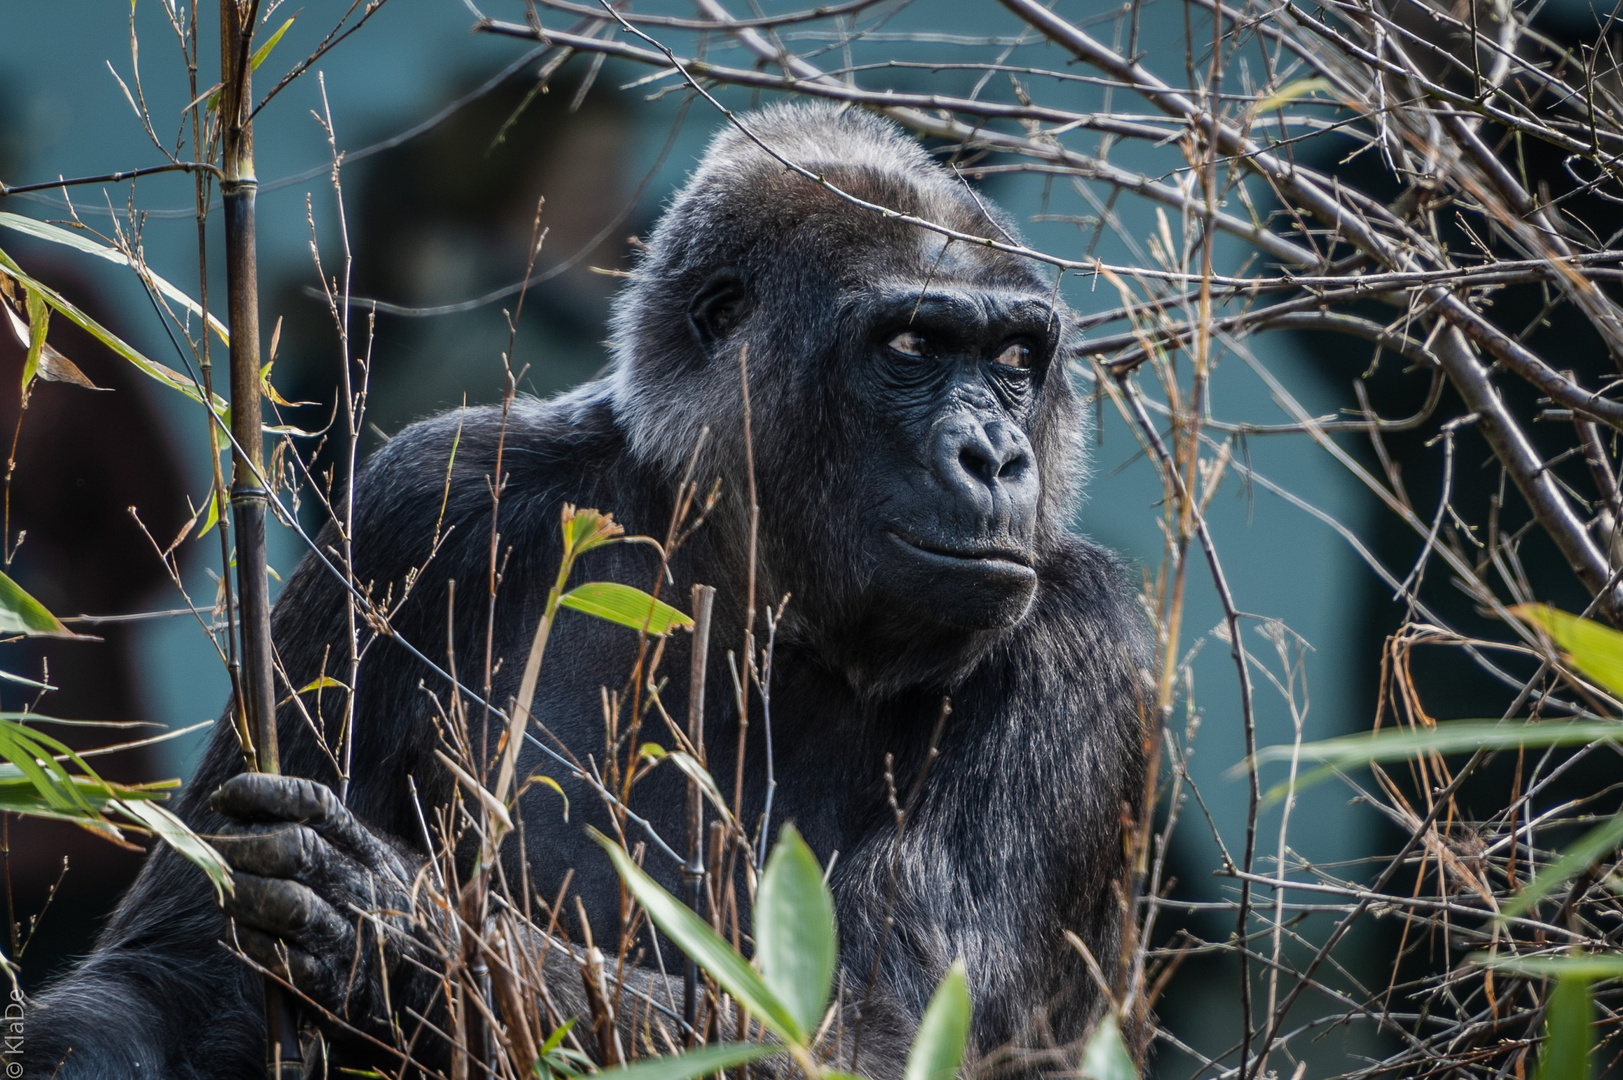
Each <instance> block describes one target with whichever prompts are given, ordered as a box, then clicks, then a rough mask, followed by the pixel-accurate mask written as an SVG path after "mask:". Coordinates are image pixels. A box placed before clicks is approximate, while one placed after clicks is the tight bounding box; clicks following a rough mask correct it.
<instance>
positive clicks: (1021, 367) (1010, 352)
mask: <svg viewBox="0 0 1623 1080" xmlns="http://www.w3.org/2000/svg"><path fill="white" fill-rule="evenodd" d="M993 363H995V364H997V365H999V366H1000V367H1006V368H1014V369H1015V370H1017V371H1028V370H1030V368H1031V350H1030V349H1029V348H1027V347H1026V346H1024V345H1010V346H1009V347H1008V348H1006V349H1004V350H1003V351H1002V352H1000V353H998V354H997V359H996V360H994V361H993Z"/></svg>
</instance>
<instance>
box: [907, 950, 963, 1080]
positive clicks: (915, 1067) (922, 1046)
mask: <svg viewBox="0 0 1623 1080" xmlns="http://www.w3.org/2000/svg"><path fill="white" fill-rule="evenodd" d="M968 1041H969V986H968V984H967V983H966V982H965V980H964V962H963V961H962V960H955V961H953V964H952V967H950V968H948V969H947V974H946V975H944V976H942V978H941V983H940V985H938V986H937V987H936V989H935V995H934V996H933V997H931V998H930V1004H929V1005H928V1006H927V1007H926V1008H925V1010H924V1019H922V1020H920V1021H919V1032H918V1034H917V1035H915V1036H914V1037H913V1048H912V1049H911V1050H909V1051H908V1052H907V1065H906V1066H905V1067H904V1069H903V1070H902V1080H954V1078H955V1077H956V1076H957V1075H958V1066H959V1065H961V1064H963V1060H964V1045H965V1043H967V1042H968Z"/></svg>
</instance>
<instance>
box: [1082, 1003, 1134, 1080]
mask: <svg viewBox="0 0 1623 1080" xmlns="http://www.w3.org/2000/svg"><path fill="white" fill-rule="evenodd" d="M1082 1080H1138V1067H1137V1066H1135V1065H1134V1064H1133V1055H1132V1054H1129V1053H1128V1052H1127V1043H1126V1042H1125V1041H1124V1040H1123V1039H1122V1037H1121V1024H1120V1023H1119V1022H1118V1021H1117V1019H1116V1014H1115V1012H1113V1011H1112V1012H1107V1013H1105V1015H1103V1016H1101V1017H1100V1018H1099V1026H1098V1027H1097V1028H1095V1029H1094V1032H1093V1035H1092V1036H1091V1037H1090V1038H1089V1039H1088V1045H1087V1048H1086V1049H1085V1050H1083V1051H1082Z"/></svg>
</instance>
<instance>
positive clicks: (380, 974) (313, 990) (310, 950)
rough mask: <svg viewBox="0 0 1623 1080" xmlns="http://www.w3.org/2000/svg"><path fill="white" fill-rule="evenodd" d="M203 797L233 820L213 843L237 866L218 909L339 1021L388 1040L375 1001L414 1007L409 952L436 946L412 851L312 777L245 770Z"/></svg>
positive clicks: (253, 949) (418, 861) (415, 971)
mask: <svg viewBox="0 0 1623 1080" xmlns="http://www.w3.org/2000/svg"><path fill="white" fill-rule="evenodd" d="M213 804H214V808H215V809H216V810H218V811H219V812H220V813H221V814H224V815H225V816H226V817H227V818H230V819H231V821H230V823H228V824H227V825H226V827H225V830H224V833H223V835H221V836H219V837H218V838H217V839H215V840H214V845H215V847H216V848H218V850H219V852H220V854H221V855H223V856H224V857H225V859H226V861H228V862H229V863H230V864H231V868H232V870H233V871H235V875H234V876H235V878H236V890H235V892H234V894H233V895H232V896H231V897H229V898H228V899H227V900H226V902H225V910H226V913H227V914H228V915H230V916H231V917H232V918H233V919H235V920H236V924H237V940H238V942H239V943H240V944H241V946H242V948H243V951H245V952H246V953H247V954H248V955H249V956H251V957H252V958H253V959H254V960H256V961H258V962H259V963H260V964H263V965H264V966H265V967H266V968H268V969H269V970H271V971H273V972H276V973H277V974H279V975H282V976H284V977H290V978H291V981H292V983H293V985H294V986H296V987H297V988H298V989H299V990H300V991H301V992H302V993H304V994H306V995H308V996H309V997H310V999H311V1000H312V1001H314V1002H315V1003H316V1004H317V1005H319V1006H321V1007H322V1008H324V1009H326V1010H328V1011H329V1012H331V1013H332V1014H333V1015H335V1016H337V1017H339V1018H341V1019H342V1020H343V1021H345V1022H346V1023H348V1024H350V1025H353V1026H354V1027H355V1028H357V1029H359V1030H361V1031H366V1032H368V1033H370V1034H372V1035H374V1036H377V1037H382V1038H383V1039H384V1040H385V1041H393V1040H392V1039H390V1038H389V1035H388V1029H389V1025H390V1017H388V1016H386V1015H385V1007H386V1006H385V1002H390V1004H392V1005H393V1007H394V1008H395V1009H396V1010H400V1009H402V1008H417V1009H420V1008H421V1007H422V1003H421V1002H417V1001H412V1000H411V999H412V998H414V997H416V996H417V995H416V994H414V993H413V992H412V990H413V988H412V987H411V985H410V984H412V983H414V982H416V981H419V980H418V979H417V978H414V975H420V974H421V968H420V967H419V966H418V965H417V964H414V963H412V960H413V959H414V958H415V959H422V960H427V959H428V957H429V956H430V955H432V954H433V953H434V952H436V951H437V949H436V948H435V944H434V943H433V942H431V941H430V940H429V937H430V936H431V928H432V927H433V926H434V924H435V923H437V922H438V919H437V918H435V917H433V916H431V917H430V920H429V921H427V922H425V920H424V918H422V915H423V913H424V912H425V910H426V911H429V912H433V911H434V910H435V909H433V907H432V906H431V905H423V904H421V903H419V902H418V901H420V900H421V899H422V897H421V896H420V895H419V890H418V889H417V887H416V886H417V884H418V881H417V879H418V875H419V872H420V871H421V869H422V867H423V863H424V860H423V859H422V857H421V856H418V855H416V854H414V853H412V852H410V851H407V850H404V849H402V848H400V847H397V846H396V845H394V844H392V843H390V842H388V841H387V840H385V839H383V838H382V837H380V836H378V835H377V834H375V833H373V832H371V831H370V830H369V829H367V828H366V826H364V825H362V824H361V823H360V822H359V821H357V820H356V819H355V817H354V816H353V815H352V814H350V812H349V811H348V810H347V809H345V808H344V806H343V805H342V804H341V803H340V802H339V801H338V798H337V796H335V795H334V794H333V792H332V790H331V789H330V788H328V787H326V786H325V785H322V784H318V783H316V782H314V781H311V780H304V779H300V778H298V777H290V776H272V775H268V774H265V773H245V774H243V775H240V776H235V777H233V778H232V779H230V780H228V781H226V783H225V784H224V785H223V786H221V788H220V789H219V790H218V791H216V792H215V793H214V797H213ZM436 914H437V913H436ZM380 938H381V948H380V947H379V942H380ZM385 979H387V980H388V981H389V987H390V989H391V990H393V991H394V996H393V998H392V1001H391V999H390V996H389V995H388V994H387V993H386V991H385V988H384V985H383V983H384V980H385Z"/></svg>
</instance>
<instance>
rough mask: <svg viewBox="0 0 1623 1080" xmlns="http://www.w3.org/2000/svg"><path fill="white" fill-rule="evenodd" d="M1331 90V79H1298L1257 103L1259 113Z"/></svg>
mask: <svg viewBox="0 0 1623 1080" xmlns="http://www.w3.org/2000/svg"><path fill="white" fill-rule="evenodd" d="M1330 89H1331V86H1330V80H1329V79H1321V78H1312V79H1297V80H1296V81H1295V82H1291V83H1286V84H1285V85H1284V86H1281V87H1280V88H1279V89H1278V90H1276V91H1275V92H1274V93H1272V94H1269V95H1268V96H1267V97H1265V98H1263V99H1262V100H1261V101H1259V102H1257V112H1259V113H1265V112H1271V111H1272V110H1274V109H1277V108H1279V107H1280V106H1281V105H1288V104H1290V103H1291V102H1293V101H1295V100H1296V99H1297V98H1302V97H1307V95H1309V94H1312V93H1314V92H1316V91H1320V90H1325V91H1328V90H1330Z"/></svg>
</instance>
